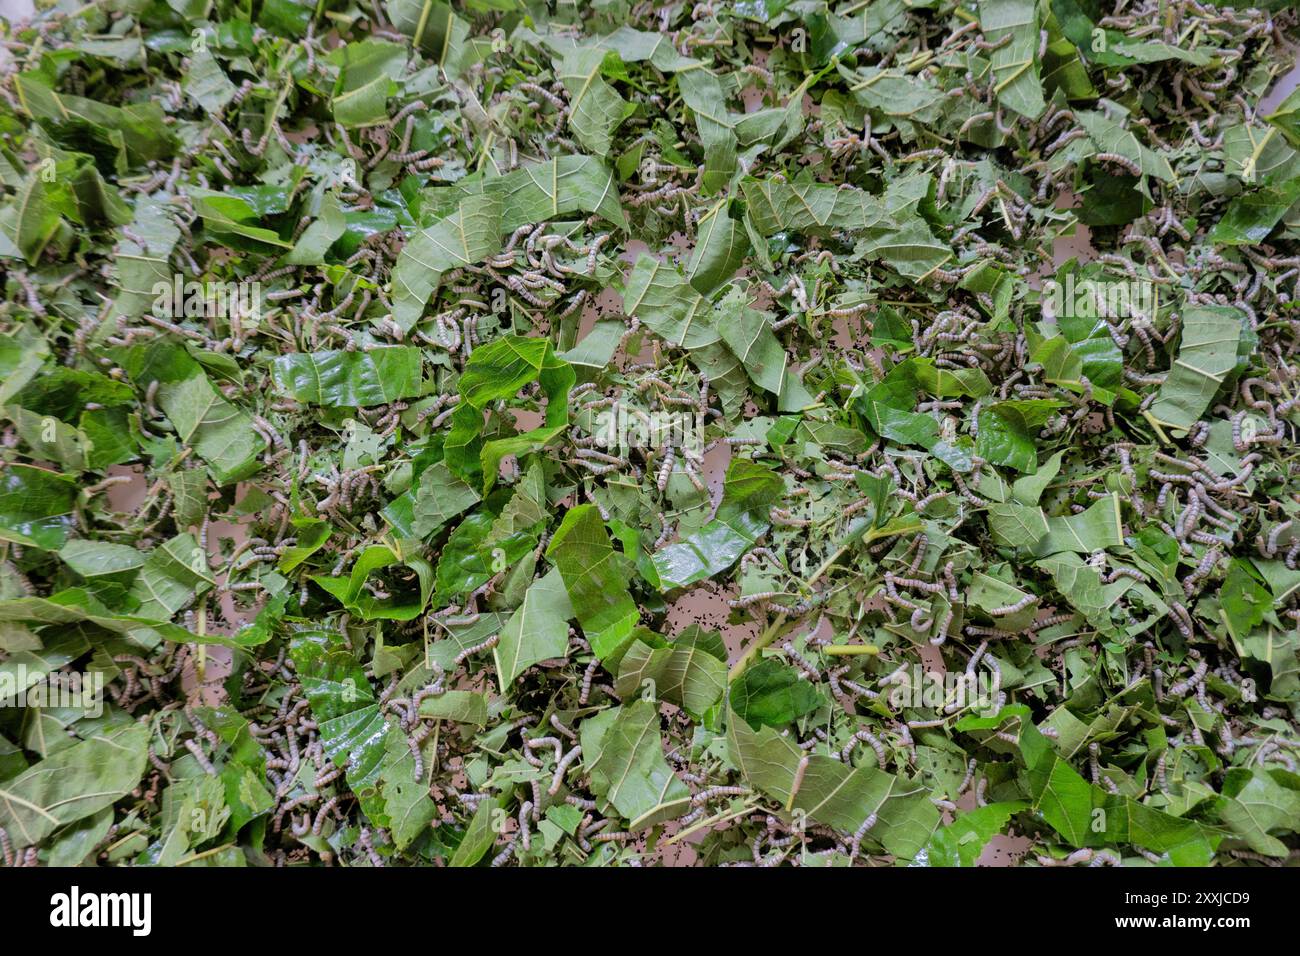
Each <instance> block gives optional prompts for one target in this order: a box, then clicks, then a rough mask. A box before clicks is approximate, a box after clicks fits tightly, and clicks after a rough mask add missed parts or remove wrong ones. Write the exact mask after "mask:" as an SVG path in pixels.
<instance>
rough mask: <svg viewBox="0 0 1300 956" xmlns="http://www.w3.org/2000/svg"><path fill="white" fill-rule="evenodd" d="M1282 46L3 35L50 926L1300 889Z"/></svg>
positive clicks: (258, 18)
mask: <svg viewBox="0 0 1300 956" xmlns="http://www.w3.org/2000/svg"><path fill="white" fill-rule="evenodd" d="M1289 6H1290V5H1289V4H1288V3H1286V2H1271V3H1264V2H1257V3H1256V4H1254V6H1252V7H1251V8H1249V9H1247V8H1244V7H1242V8H1236V9H1234V8H1232V7H1227V6H1216V5H1212V4H1209V3H1201V2H1198V0H1120V2H1117V3H1114V4H1110V3H1101V2H1098V0H961V2H954V0H866V2H849V0H844V2H838V3H827V2H826V0H789V2H787V0H744V2H739V3H721V2H716V0H715V2H701V3H698V4H690V3H652V2H635V3H634V2H632V0H591V2H573V0H559V2H556V3H553V4H548V3H546V2H541V0H463V2H461V0H458V2H456V3H455V4H453V5H448V4H447V3H445V2H443V0H374V2H372V3H370V4H356V3H352V2H351V0H320V2H314V3H311V2H308V3H304V2H300V0H254V2H252V3H233V2H230V0H205V2H202V3H196V2H193V0H103V2H99V3H92V4H82V3H80V2H77V0H59V2H58V3H56V4H55V5H54V6H53V7H52V8H47V9H44V10H43V11H42V12H41V13H39V14H38V15H37V17H36V19H35V20H34V21H33V22H31V23H23V24H11V25H9V26H8V28H7V31H6V34H5V38H4V40H3V44H2V45H3V48H4V52H3V58H2V59H0V75H2V83H0V138H2V141H3V142H2V145H0V183H2V184H3V185H2V187H0V268H2V269H3V303H2V304H0V417H2V419H3V429H4V430H3V443H2V446H3V447H2V448H0V691H3V692H4V693H6V694H7V695H8V697H7V700H6V701H5V703H6V706H4V707H0V844H3V846H2V849H3V856H4V862H5V863H6V865H24V864H27V865H31V864H37V863H42V864H74V863H94V862H99V863H102V864H135V865H142V864H158V865H185V864H206V865H245V864H250V865H267V864H275V865H295V864H299V865H303V864H309V865H321V864H327V865H328V864H333V865H359V866H368V865H375V866H380V865H385V864H388V865H392V864H425V865H450V866H474V865H483V866H487V865H493V866H498V865H525V866H531V865H553V864H559V865H680V864H694V865H742V866H751V865H759V866H772V865H809V866H813V865H816V866H849V865H859V866H882V865H931V866H938V865H973V864H975V863H977V862H980V861H983V862H988V861H989V860H990V859H992V858H993V855H994V854H995V852H1001V853H1002V854H1004V855H1009V856H1004V858H1010V859H1012V860H1015V861H1020V862H1023V863H1024V864H1026V865H1044V866H1047V865H1083V864H1088V865H1121V864H1122V865H1126V866H1129V865H1131V866H1150V865H1208V864H1214V865H1234V866H1239V865H1251V866H1253V865H1261V864H1265V865H1282V864H1284V863H1286V862H1287V861H1288V860H1291V859H1292V858H1293V857H1294V856H1295V855H1296V853H1297V851H1298V850H1300V835H1298V834H1297V829H1300V775H1297V772H1296V771H1297V768H1296V760H1297V757H1298V756H1300V755H1298V754H1297V750H1298V749H1300V733H1298V728H1297V707H1298V705H1300V627H1298V625H1300V565H1298V564H1297V558H1298V557H1300V521H1298V520H1297V512H1300V459H1298V458H1297V445H1296V437H1297V435H1296V433H1297V425H1298V424H1300V365H1297V362H1296V351H1297V346H1298V345H1300V315H1298V314H1297V313H1296V312H1295V311H1294V310H1295V308H1296V305H1297V302H1298V301H1300V246H1298V245H1297V244H1296V239H1297V238H1298V237H1300V205H1298V201H1300V151H1298V150H1300V97H1294V96H1293V97H1292V98H1290V99H1288V100H1286V101H1284V102H1281V104H1280V105H1278V106H1276V107H1270V108H1264V107H1263V106H1262V105H1261V102H1262V101H1263V99H1264V97H1265V96H1266V94H1267V93H1268V92H1269V91H1270V90H1271V89H1272V88H1273V87H1274V85H1275V83H1276V81H1277V80H1278V78H1279V77H1280V76H1281V75H1282V74H1284V73H1286V72H1287V70H1289V68H1290V65H1291V63H1292V62H1293V59H1294V57H1293V51H1294V49H1295V47H1294V46H1293V44H1294V43H1295V41H1296V40H1297V35H1298V31H1297V29H1296V24H1297V17H1296V15H1295V13H1294V12H1293V11H1291V10H1290V9H1289ZM1089 237H1090V239H1089ZM1069 249H1073V250H1074V251H1075V253H1076V255H1074V256H1073V257H1072V256H1071V253H1070V252H1069V251H1068V250H1069ZM73 675H76V677H78V678H79V679H81V681H82V685H83V688H84V687H92V688H93V687H95V686H97V683H98V682H99V681H102V693H101V694H99V696H98V697H97V698H96V700H95V703H94V705H93V706H92V705H91V704H90V703H88V702H87V700H85V699H80V700H78V701H74V702H72V703H71V704H69V702H68V701H67V700H65V699H63V698H56V697H53V696H47V698H45V699H44V700H37V701H35V702H33V697H32V694H31V693H30V691H32V690H33V689H35V688H38V687H41V686H47V685H49V686H52V685H53V684H55V683H58V682H59V681H63V680H65V679H67V680H71V679H72V677H73ZM3 682H7V684H4V683H3ZM6 688H7V689H6ZM65 704H68V705H67V706H64V705H65Z"/></svg>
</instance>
